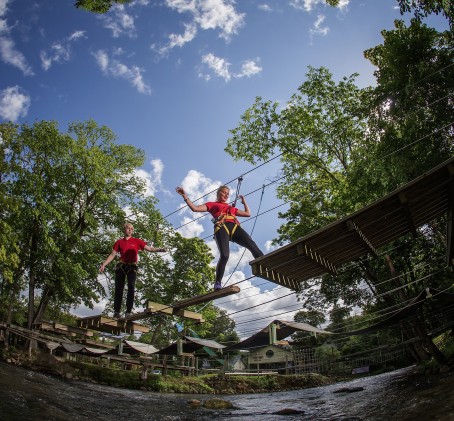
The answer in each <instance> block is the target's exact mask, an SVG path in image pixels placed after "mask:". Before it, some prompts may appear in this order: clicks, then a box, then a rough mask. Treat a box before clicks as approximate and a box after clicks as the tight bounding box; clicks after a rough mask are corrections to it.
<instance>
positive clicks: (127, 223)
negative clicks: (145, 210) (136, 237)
mask: <svg viewBox="0 0 454 421" xmlns="http://www.w3.org/2000/svg"><path fill="white" fill-rule="evenodd" d="M126 227H131V228H132V229H134V225H132V224H131V222H125V223H124V224H123V229H126Z"/></svg>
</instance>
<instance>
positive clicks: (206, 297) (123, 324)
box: [77, 285, 240, 335]
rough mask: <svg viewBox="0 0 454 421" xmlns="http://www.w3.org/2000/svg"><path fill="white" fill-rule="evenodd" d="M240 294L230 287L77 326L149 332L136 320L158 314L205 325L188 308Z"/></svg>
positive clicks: (92, 318)
mask: <svg viewBox="0 0 454 421" xmlns="http://www.w3.org/2000/svg"><path fill="white" fill-rule="evenodd" d="M238 292H240V288H239V287H238V286H236V285H232V286H228V287H225V288H221V289H218V290H217V291H211V292H208V293H206V294H202V295H198V296H196V297H191V298H188V299H185V300H182V301H177V302H175V303H173V304H169V305H167V304H161V303H155V302H152V301H148V303H147V308H145V309H144V310H143V311H141V312H138V313H133V314H131V315H130V316H128V317H121V318H119V319H114V318H112V317H107V316H104V315H96V316H89V317H83V318H80V319H78V321H77V325H78V327H80V328H84V329H91V330H97V331H101V332H106V333H111V334H116V335H118V334H120V333H122V332H124V333H128V334H133V333H134V332H137V331H138V332H142V333H146V332H149V330H150V329H149V328H148V327H147V326H143V325H141V324H139V323H134V322H135V321H136V320H142V319H146V318H149V317H153V316H154V315H157V314H165V315H169V316H179V317H183V318H186V319H189V320H193V321H196V322H197V323H203V322H204V320H203V317H202V315H201V314H200V313H196V312H194V311H189V310H186V308H188V307H191V306H194V305H198V304H202V303H207V302H210V301H213V300H217V299H218V298H223V297H227V296H229V295H232V294H237V293H238Z"/></svg>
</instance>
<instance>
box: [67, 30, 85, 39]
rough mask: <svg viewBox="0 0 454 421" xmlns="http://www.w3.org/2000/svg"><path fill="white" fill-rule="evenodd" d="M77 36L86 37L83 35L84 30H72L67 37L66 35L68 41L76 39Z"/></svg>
mask: <svg viewBox="0 0 454 421" xmlns="http://www.w3.org/2000/svg"><path fill="white" fill-rule="evenodd" d="M79 38H86V36H85V31H74V32H73V33H72V34H71V35H70V36H69V37H68V40H69V41H74V40H77V39H79Z"/></svg>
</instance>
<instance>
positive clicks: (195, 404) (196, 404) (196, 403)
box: [188, 399, 202, 408]
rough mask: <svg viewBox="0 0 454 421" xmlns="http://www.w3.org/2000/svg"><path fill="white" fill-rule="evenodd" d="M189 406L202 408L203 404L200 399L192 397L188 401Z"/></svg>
mask: <svg viewBox="0 0 454 421" xmlns="http://www.w3.org/2000/svg"><path fill="white" fill-rule="evenodd" d="M188 406H189V407H190V408H200V407H201V406H202V402H201V401H199V400H198V399H191V400H190V401H188Z"/></svg>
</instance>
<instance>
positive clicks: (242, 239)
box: [214, 222, 263, 285]
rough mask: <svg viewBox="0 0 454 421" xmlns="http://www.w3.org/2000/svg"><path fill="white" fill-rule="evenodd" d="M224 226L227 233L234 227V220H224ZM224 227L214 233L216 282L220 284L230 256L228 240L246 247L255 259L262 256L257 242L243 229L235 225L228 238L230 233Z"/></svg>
mask: <svg viewBox="0 0 454 421" xmlns="http://www.w3.org/2000/svg"><path fill="white" fill-rule="evenodd" d="M224 224H225V226H226V227H227V230H228V231H229V233H231V232H232V229H233V228H234V227H235V223H234V222H225V223H224ZM227 230H226V229H225V228H224V227H222V226H221V227H220V229H219V230H218V231H216V232H215V234H214V239H215V241H216V244H217V246H218V249H219V254H220V257H219V261H218V264H217V266H216V284H217V285H220V284H221V281H222V277H223V276H224V272H225V266H226V264H227V261H228V260H229V256H230V247H229V241H230V240H231V241H233V242H234V243H236V244H238V245H240V246H242V247H245V248H247V249H248V250H249V251H250V252H251V253H252V255H253V256H254V258H255V259H257V258H258V257H260V256H263V253H262V251H261V250H260V249H259V248H258V246H257V244H255V242H254V240H253V239H252V238H251V236H250V235H249V234H248V233H247V232H246V231H245V230H244V229H243V228H241V226H239V225H238V226H237V227H236V230H235V232H234V233H233V237H232V239H230V235H229V233H228V232H227Z"/></svg>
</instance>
